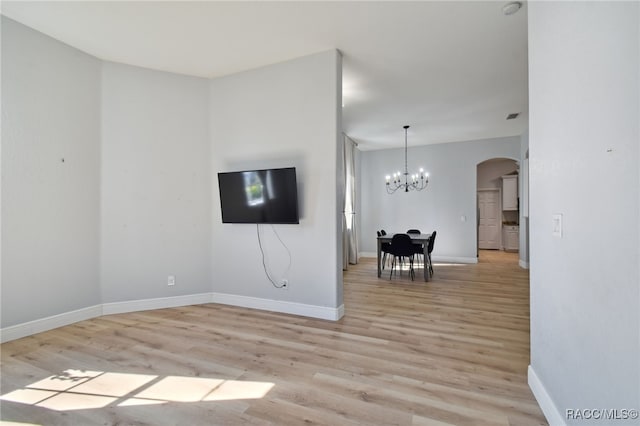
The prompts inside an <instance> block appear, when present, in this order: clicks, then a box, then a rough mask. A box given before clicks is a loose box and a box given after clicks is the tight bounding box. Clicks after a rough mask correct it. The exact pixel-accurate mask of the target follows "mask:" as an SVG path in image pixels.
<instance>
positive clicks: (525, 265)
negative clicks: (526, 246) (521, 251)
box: [518, 259, 529, 269]
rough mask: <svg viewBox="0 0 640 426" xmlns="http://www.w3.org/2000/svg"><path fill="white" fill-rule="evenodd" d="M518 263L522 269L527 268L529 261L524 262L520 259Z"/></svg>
mask: <svg viewBox="0 0 640 426" xmlns="http://www.w3.org/2000/svg"><path fill="white" fill-rule="evenodd" d="M518 265H520V267H521V268H522V269H529V262H525V261H524V260H522V259H519V260H518Z"/></svg>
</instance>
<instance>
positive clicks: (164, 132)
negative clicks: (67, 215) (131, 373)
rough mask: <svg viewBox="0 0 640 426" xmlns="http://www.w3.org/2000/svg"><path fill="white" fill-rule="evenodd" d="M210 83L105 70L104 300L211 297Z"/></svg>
mask: <svg viewBox="0 0 640 426" xmlns="http://www.w3.org/2000/svg"><path fill="white" fill-rule="evenodd" d="M208 84H209V80H206V79H201V78H195V77H186V76H180V75H176V74H170V73H165V72H159V71H152V70H147V69H142V68H137V67H132V66H127V65H120V64H115V63H111V62H105V63H104V64H103V74H102V178H101V182H102V185H101V199H102V203H101V217H102V220H101V247H102V250H101V282H102V301H103V303H109V302H120V301H127V300H136V299H150V298H158V297H170V296H177V295H187V294H197V293H204V292H209V291H211V269H210V264H211V240H210V238H209V236H210V229H211V188H212V182H211V175H210V172H211V168H210V167H211V166H210V162H209V152H210V148H209V139H208V119H209V117H208ZM168 275H174V276H175V277H176V285H174V286H168V285H167V276H168Z"/></svg>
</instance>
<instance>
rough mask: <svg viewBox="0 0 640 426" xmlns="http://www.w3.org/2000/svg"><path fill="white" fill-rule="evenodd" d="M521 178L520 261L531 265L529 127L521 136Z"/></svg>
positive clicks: (524, 265) (519, 183) (523, 265)
mask: <svg viewBox="0 0 640 426" xmlns="http://www.w3.org/2000/svg"><path fill="white" fill-rule="evenodd" d="M520 141H521V143H520V178H519V181H518V185H519V187H520V189H519V191H520V250H519V261H520V266H522V267H525V268H528V267H529V214H528V211H527V212H525V210H526V209H528V205H529V176H528V174H529V166H528V160H527V159H526V155H527V152H528V151H529V129H527V130H526V131H525V132H524V133H523V134H522V136H520Z"/></svg>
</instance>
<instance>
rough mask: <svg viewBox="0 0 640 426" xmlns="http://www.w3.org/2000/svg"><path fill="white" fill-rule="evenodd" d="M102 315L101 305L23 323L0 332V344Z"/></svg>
mask: <svg viewBox="0 0 640 426" xmlns="http://www.w3.org/2000/svg"><path fill="white" fill-rule="evenodd" d="M100 315H102V305H95V306H89V307H88V308H82V309H78V310H75V311H71V312H65V313H62V314H58V315H52V316H50V317H46V318H41V319H37V320H33V321H29V322H25V323H22V324H18V325H13V326H10V327H5V328H3V329H2V330H0V343H4V342H9V341H11V340H16V339H20V338H22V337H27V336H31V335H34V334H37V333H42V332H43V331H49V330H53V329H54V328H58V327H63V326H65V325H69V324H73V323H75V322H79V321H84V320H88V319H91V318H95V317H99V316H100Z"/></svg>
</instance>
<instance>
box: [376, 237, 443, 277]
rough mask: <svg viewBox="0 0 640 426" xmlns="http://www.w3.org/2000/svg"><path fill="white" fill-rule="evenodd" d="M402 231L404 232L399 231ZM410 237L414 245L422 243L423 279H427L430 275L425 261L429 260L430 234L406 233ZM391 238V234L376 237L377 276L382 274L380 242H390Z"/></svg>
mask: <svg viewBox="0 0 640 426" xmlns="http://www.w3.org/2000/svg"><path fill="white" fill-rule="evenodd" d="M401 233H404V232H401ZM407 235H409V236H410V237H411V242H412V243H413V244H416V245H420V244H422V249H423V252H422V256H423V260H424V262H423V265H422V268H423V269H424V280H425V281H429V280H430V279H431V276H430V274H429V265H428V264H427V262H428V261H429V253H428V250H429V239H430V238H431V234H407ZM392 238H393V234H387V235H381V236H379V237H378V278H379V277H381V276H382V243H390V242H391V239H392Z"/></svg>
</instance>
